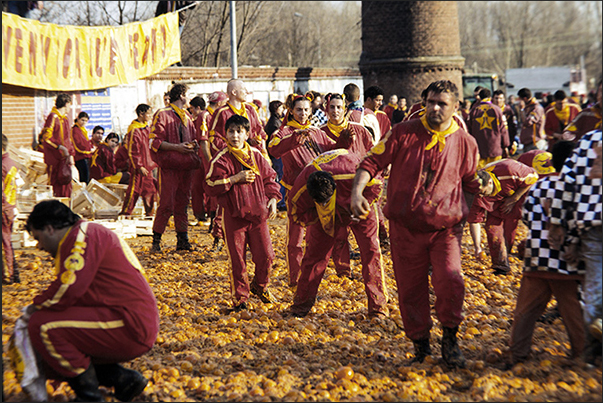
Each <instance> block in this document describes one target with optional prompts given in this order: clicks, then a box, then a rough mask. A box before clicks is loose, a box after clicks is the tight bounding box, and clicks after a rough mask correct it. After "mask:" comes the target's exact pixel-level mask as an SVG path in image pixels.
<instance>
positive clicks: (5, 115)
mask: <svg viewBox="0 0 603 403" xmlns="http://www.w3.org/2000/svg"><path fill="white" fill-rule="evenodd" d="M35 124H36V107H35V90H34V89H32V88H25V87H16V86H14V85H8V84H2V133H4V134H6V137H8V141H9V143H10V144H11V145H14V146H15V147H20V146H31V140H32V135H33V132H34V130H35Z"/></svg>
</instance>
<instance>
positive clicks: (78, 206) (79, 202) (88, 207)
mask: <svg viewBox="0 0 603 403" xmlns="http://www.w3.org/2000/svg"><path fill="white" fill-rule="evenodd" d="M71 210H73V212H74V213H75V214H79V215H81V216H82V217H86V218H90V217H94V211H95V207H94V200H92V197H91V196H90V194H89V193H88V191H87V190H86V189H82V190H80V192H79V193H78V194H77V195H75V196H74V198H73V200H72V202H71Z"/></svg>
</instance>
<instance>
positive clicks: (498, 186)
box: [484, 165, 502, 196]
mask: <svg viewBox="0 0 603 403" xmlns="http://www.w3.org/2000/svg"><path fill="white" fill-rule="evenodd" d="M484 169H485V170H486V172H488V175H490V178H492V183H494V191H493V192H492V194H491V195H489V196H496V195H497V194H498V192H500V191H501V189H502V186H501V184H500V181H499V180H498V178H497V177H496V175H494V173H493V172H492V170H493V169H494V165H492V166H489V167H487V168H484Z"/></svg>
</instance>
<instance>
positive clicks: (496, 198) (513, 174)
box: [467, 158, 538, 272]
mask: <svg viewBox="0 0 603 403" xmlns="http://www.w3.org/2000/svg"><path fill="white" fill-rule="evenodd" d="M484 169H485V170H486V171H488V172H489V173H490V175H491V176H493V179H494V183H495V194H494V195H491V196H482V195H477V196H476V197H475V199H473V205H472V206H471V211H470V213H469V217H468V219H467V221H468V222H470V223H480V222H483V221H484V216H486V235H487V236H488V247H489V248H490V257H491V258H492V268H493V269H495V270H500V271H503V272H509V271H510V270H511V267H510V266H509V256H508V253H509V252H510V251H511V248H512V247H513V242H514V241H515V233H516V232H517V224H518V223H519V220H520V219H521V208H522V206H523V202H524V201H525V198H526V197H527V192H526V193H525V194H524V195H523V196H522V197H521V198H520V199H519V200H518V201H517V203H515V205H514V206H513V209H512V210H511V212H510V213H508V214H504V213H503V212H502V207H503V203H504V202H505V199H507V198H508V197H510V196H512V195H513V194H514V193H515V192H516V191H518V190H519V189H520V188H524V187H526V186H530V185H532V184H534V183H536V181H538V173H536V171H535V170H534V169H533V168H531V167H529V166H527V165H525V164H523V163H521V162H518V161H515V160H514V159H509V158H506V159H503V160H500V161H496V162H493V163H491V164H489V165H486V167H485V168H484Z"/></svg>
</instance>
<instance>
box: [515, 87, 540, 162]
mask: <svg viewBox="0 0 603 403" xmlns="http://www.w3.org/2000/svg"><path fill="white" fill-rule="evenodd" d="M523 112H524V114H525V117H526V118H525V119H524V121H523V124H522V126H521V131H520V132H519V141H520V142H521V144H523V146H524V149H525V151H530V150H532V149H534V148H536V146H537V143H538V142H539V141H540V140H543V139H545V135H544V108H543V107H542V105H540V103H539V102H538V101H536V99H535V98H532V99H531V100H530V101H529V102H528V103H527V105H526V106H525V108H524V110H523ZM530 120H532V122H530Z"/></svg>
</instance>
